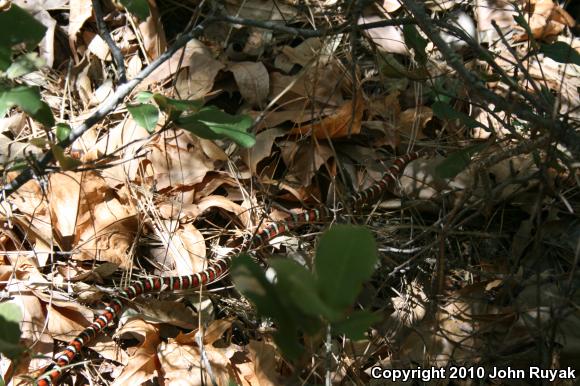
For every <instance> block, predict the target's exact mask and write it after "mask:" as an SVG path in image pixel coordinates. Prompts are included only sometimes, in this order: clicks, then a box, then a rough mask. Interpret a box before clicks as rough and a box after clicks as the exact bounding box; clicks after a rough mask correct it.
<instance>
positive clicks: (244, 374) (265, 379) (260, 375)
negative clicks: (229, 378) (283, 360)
mask: <svg viewBox="0 0 580 386" xmlns="http://www.w3.org/2000/svg"><path fill="white" fill-rule="evenodd" d="M245 349H246V351H247V355H248V357H249V360H245V361H235V362H234V359H235V358H232V362H234V366H235V368H236V370H237V371H238V372H239V373H240V376H239V378H240V379H241V381H242V385H244V386H251V385H260V386H274V385H280V384H283V382H282V379H281V377H280V375H279V374H278V372H277V371H276V370H277V368H278V358H277V357H278V355H277V352H278V351H277V348H276V346H275V345H273V344H272V343H270V342H267V341H265V340H263V341H257V340H251V341H250V343H249V344H248V345H247V346H246V347H245Z"/></svg>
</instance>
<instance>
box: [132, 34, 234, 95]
mask: <svg viewBox="0 0 580 386" xmlns="http://www.w3.org/2000/svg"><path fill="white" fill-rule="evenodd" d="M223 67H224V65H223V64H222V63H221V62H220V61H218V60H215V59H214V58H213V56H212V55H211V52H210V51H209V49H208V48H207V47H206V46H205V45H204V44H203V43H202V42H200V41H199V40H196V39H193V40H190V41H189V42H188V43H187V44H186V45H185V47H184V48H183V49H182V50H179V51H177V52H176V53H175V54H173V55H172V56H171V58H169V60H167V61H166V62H165V63H163V64H162V65H161V66H159V67H158V68H157V69H156V70H155V71H153V72H152V73H151V74H150V75H149V76H148V77H147V78H145V80H144V81H143V82H141V84H140V85H139V87H138V89H139V90H144V89H146V87H147V86H148V85H150V84H152V83H163V82H165V81H166V80H167V79H169V78H171V77H173V76H175V75H176V74H177V73H178V71H179V70H182V71H180V72H179V75H178V78H177V80H176V88H177V90H178V92H179V95H180V96H181V97H182V98H184V99H200V98H202V97H204V96H205V95H206V94H207V93H209V92H210V91H211V89H212V88H213V83H214V79H215V77H216V75H217V74H218V72H219V71H220V70H221V69H222V68H223ZM186 68H187V70H185V69H186Z"/></svg>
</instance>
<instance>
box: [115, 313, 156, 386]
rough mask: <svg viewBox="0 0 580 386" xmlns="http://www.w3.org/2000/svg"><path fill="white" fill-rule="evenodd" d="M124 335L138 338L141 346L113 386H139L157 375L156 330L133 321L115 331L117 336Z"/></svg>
mask: <svg viewBox="0 0 580 386" xmlns="http://www.w3.org/2000/svg"><path fill="white" fill-rule="evenodd" d="M126 333H128V334H131V335H132V336H134V337H136V338H138V339H139V340H140V341H141V344H140V345H139V347H138V348H137V351H135V353H134V354H133V355H132V356H131V359H130V360H129V363H128V364H127V366H125V368H124V369H123V371H122V372H121V374H119V376H118V377H117V378H116V379H115V381H114V382H113V386H124V385H140V384H142V383H145V382H147V381H149V380H151V379H153V378H154V377H156V376H158V375H159V370H158V367H159V360H158V358H157V348H158V346H159V343H161V339H160V337H159V331H158V329H157V328H156V327H154V326H153V325H151V324H148V323H146V322H144V321H142V320H140V319H133V320H131V321H129V322H128V323H127V324H126V325H124V326H123V327H122V328H120V329H119V331H117V335H122V334H126Z"/></svg>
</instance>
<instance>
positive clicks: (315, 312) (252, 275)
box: [231, 225, 378, 360]
mask: <svg viewBox="0 0 580 386" xmlns="http://www.w3.org/2000/svg"><path fill="white" fill-rule="evenodd" d="M376 262H377V248H376V245H375V240H374V238H373V236H372V234H371V233H370V231H369V230H367V229H366V228H364V227H358V226H351V225H336V226H334V227H332V228H331V229H330V230H328V231H327V232H325V233H324V234H323V235H322V237H321V238H320V242H319V245H318V248H317V250H316V257H315V262H314V263H315V269H314V272H311V271H309V270H308V269H306V268H305V267H303V266H302V265H300V264H298V263H296V262H295V261H291V260H287V259H273V260H272V261H271V266H272V268H273V269H274V270H275V272H276V280H275V281H274V282H271V281H269V280H268V279H267V278H266V276H265V274H264V272H263V271H262V269H261V268H260V266H259V265H258V264H256V263H255V262H254V261H253V260H252V259H251V258H250V257H249V256H247V255H241V256H239V257H237V258H236V259H234V261H233V263H232V267H231V275H232V279H233V281H234V284H235V286H236V288H237V289H238V290H239V291H240V292H241V293H242V294H243V295H244V296H246V297H247V298H248V299H250V300H251V301H252V302H253V303H254V304H255V305H256V308H257V312H258V314H259V315H261V316H264V317H270V318H272V319H273V320H274V321H275V322H276V326H277V332H276V334H275V335H274V339H275V341H276V343H277V344H278V346H279V347H280V349H281V350H282V352H283V353H284V354H285V355H286V357H287V358H289V359H294V360H295V359H298V358H300V356H301V354H303V353H304V352H305V350H304V347H303V345H302V341H303V340H304V338H305V337H307V336H308V337H320V336H323V335H324V331H326V329H327V328H328V327H330V328H331V330H332V331H333V332H334V333H336V334H345V335H346V336H348V337H350V338H352V339H362V338H364V334H365V332H366V331H367V329H368V328H369V326H370V325H371V324H372V323H374V322H376V321H377V320H378V317H377V315H375V314H373V313H371V312H368V311H360V310H354V307H353V305H354V303H355V300H356V297H357V296H358V294H359V292H360V290H361V288H362V284H363V283H364V282H365V281H367V280H368V279H369V278H370V276H371V275H372V273H373V271H374V268H375V265H376Z"/></svg>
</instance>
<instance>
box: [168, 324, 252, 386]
mask: <svg viewBox="0 0 580 386" xmlns="http://www.w3.org/2000/svg"><path fill="white" fill-rule="evenodd" d="M231 322H232V321H231V319H225V320H216V321H214V322H212V323H211V324H210V325H209V327H208V329H207V331H206V334H205V336H204V347H203V349H204V353H205V355H206V357H207V360H208V361H209V364H210V366H211V368H212V372H213V375H214V376H215V380H216V382H217V384H219V385H221V384H227V383H228V382H229V380H230V379H235V374H234V372H233V368H232V364H231V362H230V360H231V358H232V357H233V356H234V354H235V353H236V352H241V351H242V349H241V348H239V347H237V346H235V345H230V346H228V347H225V348H217V347H214V346H213V345H212V343H213V342H214V341H216V340H218V339H220V338H221V336H222V335H223V333H224V332H225V331H227V330H228V329H230V328H231ZM197 333H198V332H197V331H192V332H191V333H188V334H180V335H179V336H178V337H177V338H176V339H175V340H173V339H170V340H169V341H168V342H167V343H162V344H161V345H160V346H159V350H158V356H159V360H160V363H161V367H162V369H163V371H164V374H165V380H166V382H167V384H169V385H192V386H197V385H199V386H201V385H205V384H207V383H208V382H211V381H210V379H209V375H208V372H207V371H204V370H203V368H204V364H203V361H202V359H201V352H200V349H199V347H198V346H197V340H196V339H195V338H196V334H197Z"/></svg>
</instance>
